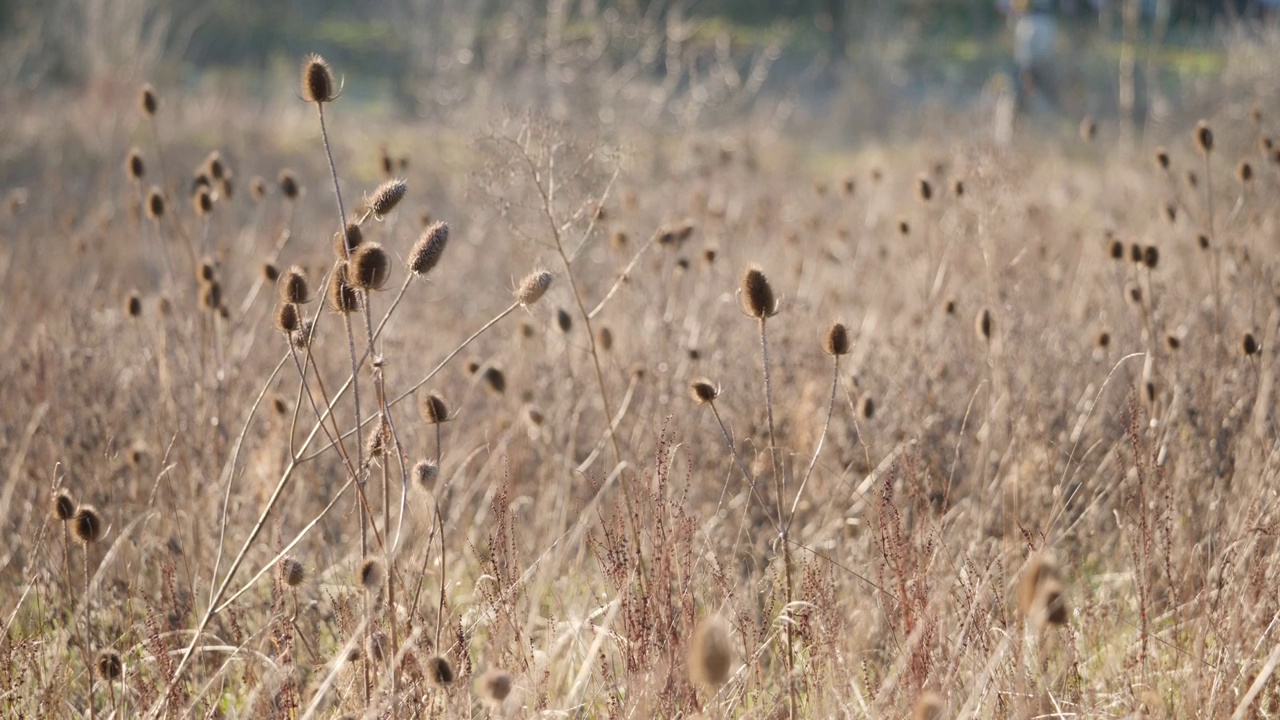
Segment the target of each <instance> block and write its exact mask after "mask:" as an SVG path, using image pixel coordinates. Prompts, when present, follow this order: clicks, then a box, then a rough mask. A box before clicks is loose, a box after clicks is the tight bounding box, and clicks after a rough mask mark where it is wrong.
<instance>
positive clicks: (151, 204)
mask: <svg viewBox="0 0 1280 720" xmlns="http://www.w3.org/2000/svg"><path fill="white" fill-rule="evenodd" d="M147 217H149V218H151V219H152V220H159V219H160V218H162V217H164V195H162V194H161V193H160V188H158V187H154V186H153V187H152V188H151V190H150V191H149V192H148V193H147Z"/></svg>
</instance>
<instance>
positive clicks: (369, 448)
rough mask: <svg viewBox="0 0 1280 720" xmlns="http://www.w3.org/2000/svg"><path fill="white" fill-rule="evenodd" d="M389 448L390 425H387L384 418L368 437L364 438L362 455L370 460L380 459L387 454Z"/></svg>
mask: <svg viewBox="0 0 1280 720" xmlns="http://www.w3.org/2000/svg"><path fill="white" fill-rule="evenodd" d="M389 447H391V425H390V424H389V423H387V421H386V418H382V419H379V420H378V424H377V425H374V426H373V429H372V430H370V431H369V437H367V438H365V441H364V454H365V455H367V456H368V457H370V458H380V457H382V456H384V455H386V454H387V448H389Z"/></svg>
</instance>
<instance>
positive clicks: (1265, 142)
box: [1258, 135, 1275, 158]
mask: <svg viewBox="0 0 1280 720" xmlns="http://www.w3.org/2000/svg"><path fill="white" fill-rule="evenodd" d="M1274 147H1275V141H1274V140H1272V139H1271V137H1270V136H1269V135H1263V136H1262V137H1260V138H1258V150H1259V152H1261V153H1262V157H1264V158H1265V157H1267V155H1269V154H1270V153H1271V150H1272V148H1274Z"/></svg>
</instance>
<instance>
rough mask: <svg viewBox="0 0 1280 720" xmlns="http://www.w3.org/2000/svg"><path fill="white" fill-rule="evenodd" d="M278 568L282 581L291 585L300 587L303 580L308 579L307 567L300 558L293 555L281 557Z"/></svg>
mask: <svg viewBox="0 0 1280 720" xmlns="http://www.w3.org/2000/svg"><path fill="white" fill-rule="evenodd" d="M277 568H278V570H279V572H280V581H281V582H283V583H284V584H285V585H288V586H289V587H298V586H299V585H301V584H302V581H303V580H306V579H307V569H306V568H305V567H303V566H302V562H301V561H299V560H298V558H296V557H294V556H292V555H285V556H284V557H282V558H280V563H279V565H277Z"/></svg>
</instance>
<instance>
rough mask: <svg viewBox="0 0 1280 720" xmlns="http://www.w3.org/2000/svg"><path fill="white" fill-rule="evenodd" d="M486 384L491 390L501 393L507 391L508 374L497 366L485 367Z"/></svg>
mask: <svg viewBox="0 0 1280 720" xmlns="http://www.w3.org/2000/svg"><path fill="white" fill-rule="evenodd" d="M484 384H485V386H486V387H488V388H489V390H490V391H492V392H494V393H495V394H498V395H501V394H503V393H504V392H506V391H507V376H506V375H504V374H503V373H502V371H501V370H499V369H498V368H496V367H492V366H490V367H487V368H485V369H484Z"/></svg>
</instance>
